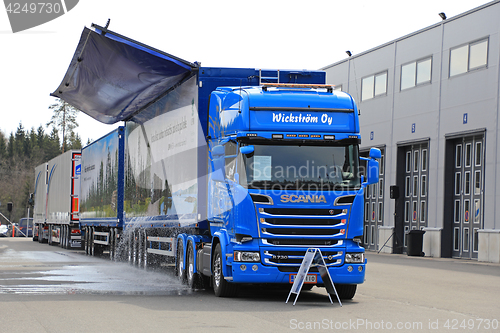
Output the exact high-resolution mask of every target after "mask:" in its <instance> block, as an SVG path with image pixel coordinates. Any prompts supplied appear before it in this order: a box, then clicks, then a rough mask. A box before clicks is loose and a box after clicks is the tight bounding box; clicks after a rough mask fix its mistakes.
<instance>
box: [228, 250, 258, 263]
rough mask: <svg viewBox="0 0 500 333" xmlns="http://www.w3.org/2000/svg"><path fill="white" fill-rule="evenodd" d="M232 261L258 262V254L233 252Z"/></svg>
mask: <svg viewBox="0 0 500 333" xmlns="http://www.w3.org/2000/svg"><path fill="white" fill-rule="evenodd" d="M233 260H234V261H260V253H259V252H243V251H234V257H233Z"/></svg>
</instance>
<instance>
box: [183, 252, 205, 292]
mask: <svg viewBox="0 0 500 333" xmlns="http://www.w3.org/2000/svg"><path fill="white" fill-rule="evenodd" d="M186 252H187V253H186V280H187V285H188V286H189V287H190V288H191V289H201V288H203V276H201V275H200V273H195V272H194V255H195V251H194V245H193V243H192V242H189V243H188V247H187V249H186Z"/></svg>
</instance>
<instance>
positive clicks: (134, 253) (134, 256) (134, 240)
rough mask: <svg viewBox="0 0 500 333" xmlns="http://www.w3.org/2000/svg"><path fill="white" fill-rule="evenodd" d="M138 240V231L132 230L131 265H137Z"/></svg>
mask: <svg viewBox="0 0 500 333" xmlns="http://www.w3.org/2000/svg"><path fill="white" fill-rule="evenodd" d="M138 242H139V237H138V232H137V231H135V230H134V231H133V232H132V265H133V266H137V257H138V256H137V251H138Z"/></svg>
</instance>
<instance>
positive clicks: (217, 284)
mask: <svg viewBox="0 0 500 333" xmlns="http://www.w3.org/2000/svg"><path fill="white" fill-rule="evenodd" d="M212 273H213V274H212V279H213V285H214V293H215V296H217V297H233V296H236V294H237V292H238V288H237V286H236V285H235V284H233V283H230V282H227V281H226V280H225V279H224V273H222V250H221V247H220V243H219V244H217V246H216V247H215V252H214V257H213V261H212Z"/></svg>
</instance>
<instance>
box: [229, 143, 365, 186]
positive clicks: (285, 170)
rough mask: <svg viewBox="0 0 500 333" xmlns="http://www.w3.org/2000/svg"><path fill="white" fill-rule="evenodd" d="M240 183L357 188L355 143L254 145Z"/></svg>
mask: <svg viewBox="0 0 500 333" xmlns="http://www.w3.org/2000/svg"><path fill="white" fill-rule="evenodd" d="M253 146H254V147H255V150H254V153H253V154H251V155H250V156H245V155H242V156H241V159H242V163H240V165H241V168H240V170H239V173H240V183H241V185H242V186H244V187H247V188H250V189H272V190H283V189H285V190H304V191H315V190H316V191H333V190H337V189H346V188H353V189H354V188H359V186H360V180H359V176H358V146H357V145H354V144H350V145H344V146H333V147H332V146H307V145H302V146H292V145H253Z"/></svg>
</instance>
